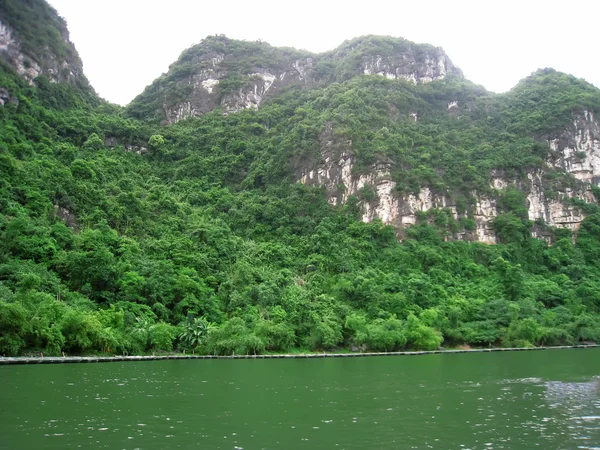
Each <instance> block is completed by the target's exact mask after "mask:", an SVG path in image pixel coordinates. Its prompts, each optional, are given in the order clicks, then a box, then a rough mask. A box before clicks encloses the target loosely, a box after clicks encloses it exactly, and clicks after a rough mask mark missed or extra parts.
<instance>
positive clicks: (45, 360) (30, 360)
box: [0, 344, 600, 366]
mask: <svg viewBox="0 0 600 450" xmlns="http://www.w3.org/2000/svg"><path fill="white" fill-rule="evenodd" d="M598 347H600V345H598V344H596V345H561V346H556V347H531V348H511V347H508V348H501V347H497V348H481V349H456V350H430V351H414V352H373V353H368V352H364V353H359V352H356V353H296V354H294V353H291V354H290V353H287V354H285V353H282V354H273V355H230V356H217V355H180V354H178V355H150V356H64V357H63V356H44V357H41V356H35V357H29V356H14V357H3V356H0V366H1V365H17V364H74V363H99V362H125V361H158V360H168V359H301V358H360V357H366V356H420V355H439V354H447V353H450V354H451V353H491V352H517V351H521V352H522V351H540V350H561V349H573V348H598Z"/></svg>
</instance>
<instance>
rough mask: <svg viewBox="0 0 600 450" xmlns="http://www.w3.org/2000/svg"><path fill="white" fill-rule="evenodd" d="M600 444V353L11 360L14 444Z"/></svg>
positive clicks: (3, 421)
mask: <svg viewBox="0 0 600 450" xmlns="http://www.w3.org/2000/svg"><path fill="white" fill-rule="evenodd" d="M535 447H539V448H544V449H563V448H564V449H578V448H582V449H589V448H600V349H585V350H583V349H581V350H580V349H575V350H546V351H535V352H506V353H476V354H475V353H474V354H442V355H428V356H395V357H370V358H369V357H367V358H323V359H288V360H195V361H194V360H191V361H185V360H183V361H182V360H179V361H177V360H174V361H149V362H127V363H99V364H64V365H33V366H32V365H26V366H1V367H0V448H3V449H68V448H109V449H168V448H186V449H187V448H189V449H196V448H197V449H242V448H243V449H263V448H264V449H377V448H385V449H404V448H406V449H411V448H418V449H421V448H422V449H428V448H434V449H461V450H464V449H530V448H535Z"/></svg>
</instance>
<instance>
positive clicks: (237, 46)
mask: <svg viewBox="0 0 600 450" xmlns="http://www.w3.org/2000/svg"><path fill="white" fill-rule="evenodd" d="M384 43H385V45H384ZM365 74H366V75H381V76H384V77H386V78H389V79H405V80H408V81H409V82H411V83H414V84H420V83H428V82H431V81H434V80H438V79H443V78H444V77H446V76H447V75H448V74H453V75H456V76H461V77H462V73H461V72H460V70H459V69H458V68H456V67H455V66H454V65H453V64H452V62H451V61H450V59H449V58H448V56H447V55H446V54H445V53H444V51H443V50H442V49H441V48H436V47H432V46H429V45H418V44H414V43H412V42H409V41H406V40H404V39H396V38H382V37H378V36H366V37H363V38H358V39H355V40H352V41H348V42H345V43H344V44H342V45H341V46H340V47H339V48H338V49H335V50H333V51H331V52H327V53H323V54H312V53H309V52H306V51H298V50H294V49H285V48H284V49H280V48H275V47H271V46H270V45H269V44H266V43H263V42H246V41H235V40H232V39H228V38H226V37H224V36H212V37H209V38H206V39H205V40H204V41H202V42H201V43H200V44H198V45H196V46H194V47H192V48H190V49H188V50H186V51H185V52H184V53H183V54H182V55H181V57H180V58H179V60H178V61H177V62H176V63H174V64H173V65H172V66H171V67H170V68H169V72H168V73H166V74H163V75H162V76H161V77H159V78H158V79H157V80H156V81H154V83H153V84H152V85H151V86H149V87H148V88H147V89H146V91H145V92H144V93H142V94H141V95H140V96H139V97H138V98H136V99H135V100H134V101H133V102H132V104H131V105H130V106H129V107H128V110H129V112H130V114H131V115H132V116H135V117H140V118H142V117H146V118H147V117H148V116H150V117H158V118H160V119H161V120H162V121H163V123H164V124H166V123H175V122H178V121H179V120H182V119H185V118H187V117H192V116H200V115H202V114H205V113H207V112H209V111H212V110H214V109H215V108H220V109H221V110H222V112H223V113H225V114H227V113H230V112H235V111H240V110H242V109H248V108H258V107H260V106H261V105H262V104H263V103H264V102H265V101H266V100H267V99H268V98H270V97H273V96H274V95H276V94H277V93H278V92H281V91H282V90H284V89H285V88H288V87H290V86H297V87H302V88H307V87H312V86H315V85H319V84H324V83H328V82H333V81H343V80H346V79H349V78H352V77H354V76H358V75H365ZM149 105H150V106H149Z"/></svg>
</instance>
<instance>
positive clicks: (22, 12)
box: [0, 0, 89, 87]
mask: <svg viewBox="0 0 600 450" xmlns="http://www.w3.org/2000/svg"><path fill="white" fill-rule="evenodd" d="M0 55H1V58H2V61H3V62H4V63H7V64H9V65H10V66H11V67H12V68H13V69H14V70H15V71H16V72H17V73H18V74H19V75H20V76H21V77H23V78H24V79H25V80H26V81H27V82H28V83H29V84H33V80H35V79H36V78H37V77H39V76H40V75H43V76H45V77H46V78H47V79H48V80H49V81H51V82H64V83H69V84H71V85H75V86H79V87H89V83H88V81H87V79H86V78H85V76H84V75H83V65H82V63H81V59H80V58H79V55H78V54H77V51H76V50H75V47H74V46H73V44H72V43H71V41H70V40H69V30H68V29H67V26H66V23H65V21H64V20H63V19H62V18H61V17H59V16H58V15H57V14H56V11H54V9H53V8H52V7H51V6H49V5H48V4H47V3H42V2H38V1H35V0H23V1H21V2H12V1H2V2H0Z"/></svg>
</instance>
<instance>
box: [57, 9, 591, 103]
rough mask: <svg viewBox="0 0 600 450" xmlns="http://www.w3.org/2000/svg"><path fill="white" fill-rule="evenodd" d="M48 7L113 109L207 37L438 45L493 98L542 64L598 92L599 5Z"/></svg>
mask: <svg viewBox="0 0 600 450" xmlns="http://www.w3.org/2000/svg"><path fill="white" fill-rule="evenodd" d="M49 1H50V4H52V6H54V8H56V10H57V11H58V13H59V14H60V15H61V16H62V17H64V18H65V19H66V20H67V22H68V25H69V29H70V31H71V41H72V42H73V43H74V44H75V46H76V47H77V50H78V51H79V54H80V55H81V58H82V59H83V64H84V71H85V73H86V75H87V76H88V78H89V80H90V82H91V83H92V85H93V86H94V87H95V89H96V91H97V92H98V93H99V94H100V95H101V96H102V97H104V98H106V99H107V100H109V101H111V102H114V103H119V104H122V105H125V104H127V103H128V102H129V101H131V100H132V99H133V98H134V97H135V96H136V95H138V94H139V93H141V92H142V90H143V89H144V87H146V86H147V85H148V84H150V83H151V82H152V81H153V80H154V79H155V78H157V77H158V76H159V75H160V74H161V73H163V72H166V71H167V69H168V67H169V64H171V63H172V62H174V61H175V60H176V59H177V57H178V56H179V54H180V53H181V52H182V51H183V50H184V49H186V48H187V47H189V46H191V45H193V44H195V43H198V42H200V41H201V40H202V39H203V38H204V37H206V36H208V35H211V34H225V35H227V36H229V37H231V38H236V39H246V40H256V39H262V40H263V41H266V42H269V43H270V44H272V45H276V46H290V47H296V48H303V49H306V50H310V51H313V52H322V51H326V50H330V49H333V48H335V47H336V46H338V45H339V44H341V43H342V42H343V41H344V40H346V39H351V38H353V37H356V36H360V35H364V34H382V35H390V36H398V37H404V38H406V39H410V40H412V41H415V42H424V43H430V44H434V45H436V46H441V47H443V48H444V50H446V53H447V54H448V55H449V56H450V59H452V61H453V62H454V64H456V65H457V66H458V67H460V68H461V69H462V70H463V72H464V74H465V76H466V77H467V78H468V79H470V80H472V81H474V82H475V83H478V84H481V85H483V86H485V87H486V88H487V89H489V90H491V91H494V92H504V91H507V90H509V89H510V88H511V87H513V86H514V85H515V84H516V83H517V82H518V81H519V80H520V79H521V78H524V77H526V76H527V75H529V74H530V73H531V72H533V71H535V70H536V69H538V68H543V67H553V68H555V69H557V70H560V71H563V72H567V73H570V74H572V75H575V76H576V77H579V78H584V79H586V80H587V81H589V82H591V83H593V84H594V85H596V86H598V87H600V56H599V52H598V48H599V44H600V39H599V37H600V33H599V31H598V30H599V28H598V26H597V22H598V20H599V16H600V1H598V0H570V1H556V0H545V1H537V0H520V1H515V0H504V1H486V0H477V1H471V0H452V1H449V0H443V1H442V0H421V1H419V0H413V1H410V2H409V1H404V0H395V1H378V0H371V1H364V0H363V1H360V2H353V1H352V0H345V1H326V0H302V1H293V2H292V1H274V0H271V1H262V2H261V1H247V0H246V1H242V0H220V1H219V0H212V1H205V0H195V1H194V0H169V1H166V0H49Z"/></svg>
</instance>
